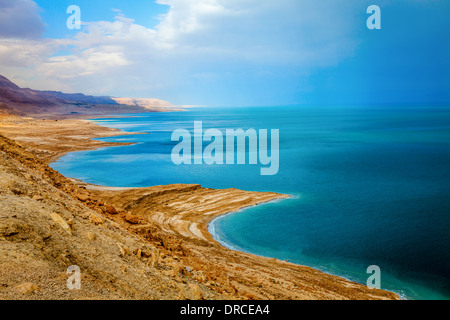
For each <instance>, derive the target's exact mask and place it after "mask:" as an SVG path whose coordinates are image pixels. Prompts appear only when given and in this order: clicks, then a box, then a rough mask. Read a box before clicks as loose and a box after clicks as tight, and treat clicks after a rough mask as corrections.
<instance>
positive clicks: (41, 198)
mask: <svg viewBox="0 0 450 320" xmlns="http://www.w3.org/2000/svg"><path fill="white" fill-rule="evenodd" d="M32 199H33V200H36V201H42V200H44V198H43V197H42V196H40V195H37V194H35V195H34V196H33V197H32Z"/></svg>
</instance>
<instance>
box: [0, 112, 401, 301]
mask: <svg viewBox="0 0 450 320" xmlns="http://www.w3.org/2000/svg"><path fill="white" fill-rule="evenodd" d="M0 134H1V135H3V136H5V137H7V138H10V139H14V141H12V140H9V139H7V138H2V144H1V146H2V148H1V150H2V151H3V152H2V159H1V163H0V173H1V175H2V177H3V179H2V183H1V184H0V197H1V199H2V200H1V202H2V206H3V208H4V209H3V212H2V219H0V241H1V242H2V246H1V247H0V251H3V252H2V254H1V255H0V263H1V265H2V268H1V271H0V284H5V285H6V286H0V298H4V299H8V298H14V299H59V298H61V299H65V298H71V299H84V298H90V299H280V300H286V299H327V300H328V299H398V296H397V295H395V294H394V293H391V292H387V291H383V290H372V289H368V288H367V287H366V286H364V285H361V284H357V283H353V282H351V281H348V280H346V279H343V278H341V277H337V276H333V275H329V274H325V273H323V272H321V271H318V270H315V269H313V268H309V267H304V266H300V265H295V264H292V263H289V262H286V261H279V260H276V259H269V258H264V257H259V256H256V255H252V254H247V253H242V252H237V251H233V250H230V249H227V248H225V247H223V246H222V245H220V244H219V243H218V242H216V241H215V240H214V239H213V237H212V235H211V234H210V233H209V232H208V223H209V222H210V221H211V220H212V219H214V218H216V217H218V216H220V215H224V214H227V213H230V212H235V211H238V210H241V209H243V208H245V207H249V206H254V205H258V204H262V203H265V202H269V201H273V200H276V199H283V198H286V197H288V195H283V194H277V193H271V192H249V191H242V190H237V189H226V190H214V189H207V188H203V187H201V186H200V185H180V184H178V185H167V186H153V187H148V188H111V187H106V186H94V185H89V184H85V183H83V182H81V181H77V180H75V179H70V178H66V177H63V176H62V175H60V174H59V173H57V172H56V171H54V170H52V169H51V168H49V167H48V164H49V163H51V162H53V161H55V160H57V159H58V158H59V157H61V156H62V155H64V154H67V153H68V152H74V151H81V150H89V149H96V148H100V147H109V146H117V145H123V144H117V143H105V142H101V141H96V140H92V138H94V137H107V136H114V135H117V134H118V130H115V129H110V128H106V127H102V126H98V125H96V124H93V123H90V122H87V121H83V120H79V119H75V120H73V119H59V120H57V119H52V120H42V119H40V120H36V119H32V118H23V117H16V116H1V118H0ZM120 134H124V133H120ZM16 142H17V143H18V144H19V145H16ZM30 208H32V209H33V210H31V209H30ZM36 212H39V215H36ZM55 212H56V214H57V215H58V216H59V217H60V218H61V220H62V221H63V222H61V221H60V220H59V219H56V220H55V219H53V222H52V221H51V219H50V220H49V219H48V218H47V217H48V216H49V214H50V213H55ZM32 213H33V215H32ZM40 216H45V217H46V218H45V219H43V218H42V219H41V218H40ZM18 218H22V219H23V220H22V221H26V222H27V223H28V224H29V225H28V224H27V225H23V224H21V223H19V222H17V221H16V220H17V219H18ZM39 219H41V220H39ZM49 221H50V222H49ZM58 221H59V222H58ZM65 223H66V224H67V226H68V227H67V226H66V224H65ZM31 224H33V227H30V225H31ZM38 226H40V227H41V228H42V230H45V232H47V233H48V234H45V232H44V231H42V230H38ZM11 230H13V231H14V230H16V231H14V232H12V231H11ZM46 236H48V237H47V238H46ZM68 238H70V239H68ZM27 239H28V240H27ZM46 239H53V240H51V241H48V240H46ZM96 239H97V240H96ZM98 239H101V241H98ZM69 240H70V241H71V243H70V244H69V243H68V241H69ZM3 244H5V245H3ZM66 247H67V248H66ZM61 250H62V251H64V250H67V251H69V252H66V255H64V256H61V253H60V251H61ZM8 255H9V256H8ZM11 255H12V256H14V258H11ZM8 257H9V258H8ZM24 262H26V263H24ZM70 264H77V265H79V266H80V267H81V269H82V272H84V274H85V278H84V279H85V280H86V282H87V283H88V285H87V286H86V290H85V291H83V290H81V291H83V292H73V291H71V292H69V291H68V290H67V289H66V288H65V287H64V281H60V280H61V279H63V280H64V279H65V278H67V275H66V274H65V273H64V271H65V268H67V266H68V265H70ZM30 266H34V268H33V269H30V268H31V267H30ZM24 268H27V271H26V272H25V271H24V270H23V269H24ZM20 271H24V274H26V276H24V275H20ZM58 279H59V280H58ZM58 281H59V282H61V283H63V285H60V284H59V282H58ZM23 283H32V284H34V285H35V287H36V288H39V289H35V290H32V291H31V292H30V293H23V290H22V291H21V290H20V289H17V288H18V286H20V285H21V284H23ZM25 291H26V290H25Z"/></svg>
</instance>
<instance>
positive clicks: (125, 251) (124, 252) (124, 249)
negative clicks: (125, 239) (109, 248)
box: [117, 243, 128, 257]
mask: <svg viewBox="0 0 450 320" xmlns="http://www.w3.org/2000/svg"><path fill="white" fill-rule="evenodd" d="M117 246H118V247H119V251H120V256H122V257H124V256H126V255H127V254H128V248H127V247H125V246H124V245H121V244H120V243H117Z"/></svg>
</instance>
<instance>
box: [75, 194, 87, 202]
mask: <svg viewBox="0 0 450 320" xmlns="http://www.w3.org/2000/svg"><path fill="white" fill-rule="evenodd" d="M77 198H78V200H80V201H81V202H86V201H88V200H89V196H88V195H87V194H84V193H79V194H78V195H77Z"/></svg>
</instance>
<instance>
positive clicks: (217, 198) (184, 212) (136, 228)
mask: <svg viewBox="0 0 450 320" xmlns="http://www.w3.org/2000/svg"><path fill="white" fill-rule="evenodd" d="M30 121H31V120H30ZM86 123H87V122H84V125H86ZM46 124H50V125H51V126H50V129H49V130H48V131H46V130H47V129H46V126H45V125H46ZM17 125H18V126H17V127H15V128H12V129H11V128H10V131H13V133H14V132H15V133H14V134H13V135H14V137H13V138H15V139H17V140H19V141H20V142H21V143H22V144H24V145H27V146H29V147H30V148H31V149H33V152H35V153H36V154H37V155H39V154H44V155H46V157H43V158H44V161H46V162H51V159H55V158H59V157H60V156H61V155H64V154H66V153H67V152H72V151H81V150H89V149H96V148H97V147H98V141H95V140H91V138H94V137H98V135H96V134H95V128H98V130H100V132H105V131H106V132H108V134H107V136H117V135H122V133H121V132H120V131H119V130H116V129H114V130H109V128H108V127H102V126H100V125H96V124H92V123H91V124H89V127H90V129H93V130H91V131H89V132H83V133H84V134H82V135H81V134H80V127H83V126H84V125H83V124H81V121H79V120H78V121H73V120H68V121H67V122H64V121H59V123H57V124H55V122H52V121H50V120H49V121H44V122H40V125H39V126H40V128H41V129H43V130H40V131H39V136H38V137H36V130H35V123H33V122H31V123H30V122H29V121H28V120H27V121H25V122H21V121H19V123H18V124H17ZM30 125H31V128H28V129H30V130H29V131H27V130H23V127H25V128H27V126H30ZM68 130H72V132H74V133H73V134H75V133H76V134H77V136H76V139H75V140H72V141H71V142H70V143H72V144H73V146H70V145H68V141H67V139H66V137H67V135H68ZM118 131H119V132H118ZM125 134H126V133H125ZM30 135H31V136H33V139H32V140H30V139H29V138H28V137H30ZM80 140H81V141H83V143H81V144H80V143H78V142H79V141H80ZM55 141H56V143H55ZM58 141H60V143H58ZM59 144H61V146H62V148H60V149H55V148H54V146H58V145H59ZM114 145H116V146H117V145H123V144H114ZM103 146H104V145H103ZM109 146H112V145H109ZM52 147H53V148H52ZM81 187H83V185H82V186H81ZM83 189H85V190H86V192H87V196H86V197H87V199H95V201H91V200H87V202H86V203H91V205H94V204H95V203H98V201H97V200H101V201H104V202H106V203H107V204H109V205H113V206H115V207H116V208H117V210H118V212H119V214H117V215H107V214H106V217H107V218H108V219H112V220H114V221H115V222H117V223H119V224H120V225H122V226H123V227H124V228H126V229H127V230H128V231H130V232H132V233H136V234H138V235H139V236H145V237H146V238H147V239H148V240H149V241H151V242H153V243H154V241H156V243H155V244H156V245H157V246H158V247H159V250H161V252H162V254H163V255H164V256H165V257H166V258H167V259H169V261H171V260H173V259H175V261H180V262H178V264H179V263H183V264H184V265H188V266H193V267H194V269H198V270H199V272H200V271H201V272H203V273H205V274H206V275H207V278H208V277H209V278H211V279H215V280H210V281H207V282H201V283H204V284H205V285H206V287H208V288H210V289H211V290H214V291H218V292H223V293H225V292H227V294H228V295H230V297H234V298H250V299H253V298H256V299H398V296H397V295H396V294H393V293H391V292H387V291H383V290H370V289H368V288H367V287H365V286H363V285H361V284H358V283H354V282H351V281H348V280H346V279H344V278H342V277H338V276H334V275H330V274H326V273H323V272H322V271H320V270H317V269H314V268H310V267H306V266H301V265H297V264H293V263H290V262H285V261H279V260H276V259H270V258H264V257H261V256H257V255H254V254H248V253H245V252H242V251H232V250H229V249H227V248H226V247H224V246H222V245H221V244H220V243H219V242H217V241H216V240H215V239H213V236H212V235H211V234H210V233H209V231H208V224H209V223H210V221H212V220H213V219H214V218H216V217H219V216H223V215H226V214H230V213H235V212H236V211H237V210H242V209H243V208H248V207H250V206H255V205H258V204H263V203H267V202H270V201H273V200H279V199H281V198H286V197H288V196H287V195H281V194H276V193H262V192H249V191H242V190H237V189H226V190H214V189H206V188H202V187H201V186H199V185H169V186H155V187H150V188H137V189H125V190H124V189H117V188H110V187H102V186H95V187H93V188H91V187H88V186H87V185H85V186H84V188H83ZM84 201H86V200H84ZM132 220H133V221H135V220H136V221H138V223H137V224H135V223H134V222H133V223H131V222H130V221H132ZM199 235H200V237H199ZM202 238H203V239H202ZM179 250H181V251H179ZM180 272H181V271H180ZM174 277H175V278H177V277H178V276H177V275H176V274H174ZM197 281H200V280H197ZM201 281H204V280H201ZM211 281H213V283H217V284H220V286H217V285H214V284H210V283H211Z"/></svg>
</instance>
